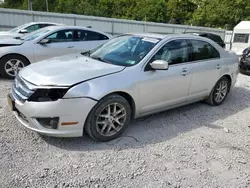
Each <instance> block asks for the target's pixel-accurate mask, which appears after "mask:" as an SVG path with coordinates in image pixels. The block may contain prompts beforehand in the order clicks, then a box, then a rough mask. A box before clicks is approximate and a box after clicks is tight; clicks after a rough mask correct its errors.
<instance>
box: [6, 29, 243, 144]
mask: <svg viewBox="0 0 250 188" xmlns="http://www.w3.org/2000/svg"><path fill="white" fill-rule="evenodd" d="M238 72H239V71H238V58H237V56H236V54H234V53H231V52H227V51H225V50H224V49H223V48H221V47H220V46H219V45H218V44H216V43H215V42H213V41H211V40H210V39H206V38H201V37H198V36H191V35H185V34H183V35H167V36H161V35H153V34H126V35H122V36H119V37H116V38H113V39H111V40H110V41H108V42H107V43H105V44H103V45H102V46H100V47H98V48H96V49H94V50H91V51H88V52H85V53H82V54H72V55H67V56H62V57H57V58H53V59H49V60H45V61H42V62H39V63H36V64H32V65H30V66H28V67H26V68H24V69H23V70H21V71H20V73H19V75H18V76H17V77H16V79H15V82H14V85H13V88H12V93H11V94H10V95H9V97H8V101H9V104H10V106H11V109H12V110H13V112H14V114H15V115H16V117H17V119H18V120H19V121H20V122H21V124H23V125H24V126H25V127H27V128H29V129H31V130H33V131H36V132H38V133H40V134H45V135H50V136H58V137H75V136H82V135H83V132H84V131H86V132H87V133H88V134H89V136H91V137H92V138H93V139H95V140H98V141H109V140H112V139H115V138H117V137H118V136H119V135H120V134H121V133H122V132H123V131H124V130H125V129H126V128H127V126H128V125H129V121H130V119H131V118H138V117H141V116H145V115H148V114H152V113H156V112H160V111H163V110H167V109H171V108H175V107H178V106H182V105H186V104H189V103H193V102H197V101H202V100H205V101H206V102H207V103H209V104H211V105H214V106H218V105H221V104H222V103H223V101H224V100H225V99H226V97H227V95H228V93H229V91H230V89H231V88H232V87H233V86H234V85H235V82H236V79H237V76H238Z"/></svg>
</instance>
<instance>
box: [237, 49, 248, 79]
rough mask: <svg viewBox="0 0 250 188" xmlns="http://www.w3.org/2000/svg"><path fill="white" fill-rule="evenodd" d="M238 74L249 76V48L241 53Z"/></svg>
mask: <svg viewBox="0 0 250 188" xmlns="http://www.w3.org/2000/svg"><path fill="white" fill-rule="evenodd" d="M239 69H240V73H241V74H245V75H248V76H250V47H248V48H246V49H245V50H244V51H243V54H242V56H241V59H240V65H239Z"/></svg>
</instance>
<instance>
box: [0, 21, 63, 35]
mask: <svg viewBox="0 0 250 188" xmlns="http://www.w3.org/2000/svg"><path fill="white" fill-rule="evenodd" d="M54 25H63V24H58V23H51V22H29V23H26V24H23V25H20V26H18V27H15V28H13V29H11V30H9V31H0V39H6V38H17V37H23V36H25V35H27V34H28V33H32V32H34V31H36V30H38V29H41V28H44V27H48V26H54Z"/></svg>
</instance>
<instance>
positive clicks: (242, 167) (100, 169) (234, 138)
mask: <svg viewBox="0 0 250 188" xmlns="http://www.w3.org/2000/svg"><path fill="white" fill-rule="evenodd" d="M10 88H11V81H7V80H3V79H1V80H0V118H1V119H0V120H1V121H0V187H2V188H7V187H9V188H16V187H18V188H24V187H32V188H33V187H34V188H38V187H46V188H47V187H49V188H50V187H58V188H59V187H94V188H97V187H99V188H104V187H106V188H120V187H126V188H127V187H133V188H134V187H136V188H146V187H147V188H161V187H170V188H180V187H183V188H188V187H198V188H200V187H203V188H206V187H207V188H214V187H225V188H231V187H235V188H243V187H250V155H249V154H250V127H249V126H250V124H249V122H250V77H247V76H243V75H239V77H238V81H237V84H236V87H235V88H234V89H233V90H232V91H231V93H230V94H229V96H228V98H227V100H226V101H225V103H224V104H223V105H221V106H219V107H211V106H209V105H207V104H204V103H202V102H201V103H195V104H192V105H188V106H185V107H181V108H178V109H174V110H170V111H166V112H163V113H159V114H155V115H152V116H147V117H144V118H140V119H138V120H134V121H132V123H131V125H130V127H129V128H128V130H127V131H126V132H125V133H124V134H123V136H122V137H120V138H118V139H116V140H114V141H111V142H108V143H97V142H94V141H92V140H91V139H90V138H89V137H87V136H86V135H85V136H84V137H83V138H70V139H60V138H51V137H45V136H40V135H38V134H37V133H34V132H32V131H30V130H27V129H26V128H25V127H23V126H22V125H20V124H19V123H18V121H17V120H16V119H15V118H14V116H13V114H12V113H11V112H10V110H9V108H8V106H7V102H6V98H5V97H6V94H7V93H8V92H9V91H10Z"/></svg>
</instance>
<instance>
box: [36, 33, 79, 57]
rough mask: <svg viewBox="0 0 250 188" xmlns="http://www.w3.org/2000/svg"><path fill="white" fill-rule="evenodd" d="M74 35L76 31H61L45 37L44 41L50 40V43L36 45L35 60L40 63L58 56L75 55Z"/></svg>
mask: <svg viewBox="0 0 250 188" xmlns="http://www.w3.org/2000/svg"><path fill="white" fill-rule="evenodd" d="M73 33H74V30H60V31H56V32H55V33H52V34H50V35H49V36H47V37H45V38H44V39H49V43H48V44H43V45H42V44H36V45H35V50H34V54H35V60H36V61H40V60H44V59H48V58H52V57H56V56H62V55H67V54H71V53H75V42H74V41H73Z"/></svg>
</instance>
